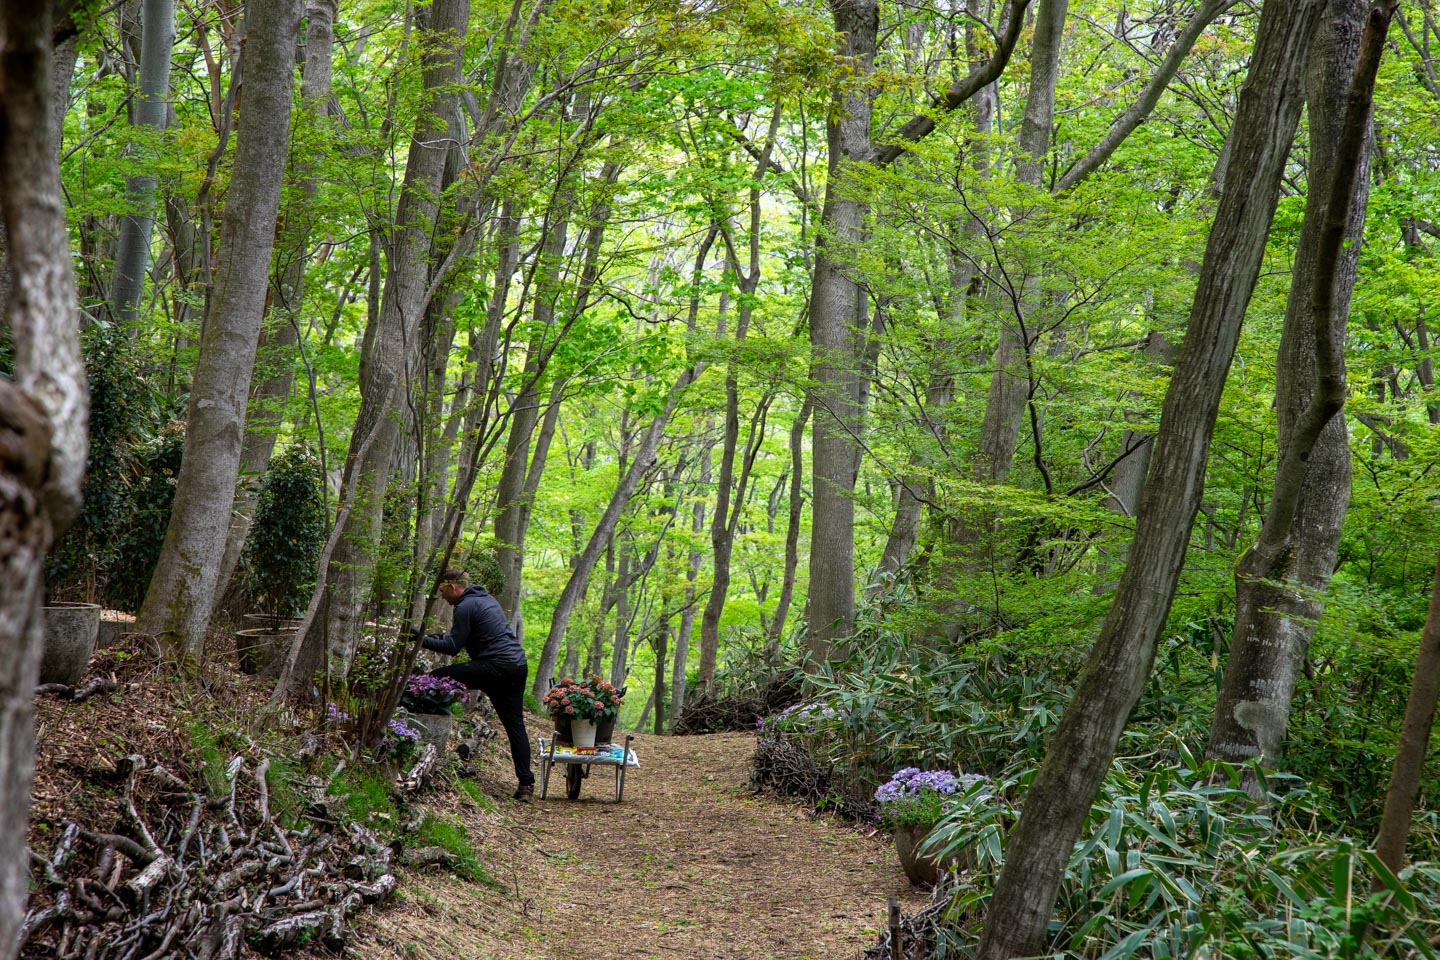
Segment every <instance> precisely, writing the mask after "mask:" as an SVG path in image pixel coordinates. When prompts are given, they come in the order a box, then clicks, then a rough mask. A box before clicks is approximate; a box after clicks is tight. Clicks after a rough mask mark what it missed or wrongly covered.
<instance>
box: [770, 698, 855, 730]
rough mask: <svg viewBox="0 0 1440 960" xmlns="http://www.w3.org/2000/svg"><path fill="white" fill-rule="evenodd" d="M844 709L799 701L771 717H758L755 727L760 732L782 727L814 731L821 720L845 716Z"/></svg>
mask: <svg viewBox="0 0 1440 960" xmlns="http://www.w3.org/2000/svg"><path fill="white" fill-rule="evenodd" d="M844 715H845V711H844V710H837V709H835V708H834V707H821V706H820V705H819V704H818V703H814V702H808V703H797V704H793V705H791V706H788V707H786V708H785V709H784V710H781V711H780V712H779V713H777V714H774V715H772V716H769V717H757V718H756V720H755V729H756V731H757V732H759V733H765V732H766V731H774V730H779V729H781V728H782V727H783V728H786V729H789V730H793V731H795V732H801V731H802V729H803V732H805V733H814V732H815V725H816V723H818V722H819V721H821V720H828V719H830V718H831V717H843V716H844Z"/></svg>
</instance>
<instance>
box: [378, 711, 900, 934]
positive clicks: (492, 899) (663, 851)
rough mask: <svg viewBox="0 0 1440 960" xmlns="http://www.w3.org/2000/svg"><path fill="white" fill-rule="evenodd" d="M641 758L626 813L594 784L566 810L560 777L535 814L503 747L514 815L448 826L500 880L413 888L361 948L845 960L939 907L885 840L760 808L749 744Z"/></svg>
mask: <svg viewBox="0 0 1440 960" xmlns="http://www.w3.org/2000/svg"><path fill="white" fill-rule="evenodd" d="M530 722H531V729H532V731H533V730H534V729H535V725H536V724H538V723H540V722H541V721H540V720H539V718H531V720H530ZM633 746H634V749H635V751H636V753H637V755H638V756H639V758H640V763H641V767H640V768H639V769H638V770H636V769H632V770H630V771H629V774H628V775H627V779H626V783H625V798H624V802H623V803H620V804H615V803H614V802H613V797H614V780H613V774H612V771H611V770H609V769H604V770H602V769H599V768H596V770H595V774H594V776H592V777H591V778H590V779H589V780H587V781H585V783H584V787H583V790H582V793H581V797H580V799H579V800H576V801H571V800H567V799H565V784H564V779H563V769H562V768H559V767H558V766H557V768H556V769H557V775H556V777H555V778H554V779H552V780H551V784H550V792H549V799H547V800H540V799H539V798H538V796H537V798H536V800H535V802H534V803H533V804H529V805H524V804H519V803H515V802H514V801H511V800H509V799H508V792H509V790H511V789H513V775H512V774H511V773H510V772H509V769H508V768H509V757H508V753H506V751H505V750H504V748H503V738H502V739H501V741H500V742H495V741H492V742H491V743H490V744H488V745H487V747H486V750H485V755H484V756H483V757H482V758H481V760H480V762H479V764H478V766H477V767H476V768H475V772H474V776H475V777H476V779H477V780H478V781H479V783H480V785H481V786H482V787H483V788H484V790H485V792H486V794H487V795H488V796H490V797H501V796H504V797H507V799H505V800H503V801H498V802H497V803H496V804H495V805H494V806H493V808H492V809H489V810H487V809H483V808H482V807H480V806H476V805H474V804H471V803H469V802H468V801H464V800H463V799H461V800H457V801H455V802H456V803H458V804H459V807H458V808H457V809H451V810H448V811H447V812H449V813H452V814H454V815H458V816H459V817H460V818H461V819H462V821H463V822H464V823H465V825H466V827H467V829H468V830H469V831H470V833H471V838H472V841H473V842H474V843H475V845H476V847H477V852H478V853H479V856H480V858H481V859H482V861H484V862H485V863H486V864H487V865H488V866H489V868H490V869H491V871H492V877H493V882H491V883H489V884H485V883H473V882H468V881H465V880H461V879H459V878H457V877H454V876H450V875H447V874H444V873H440V874H435V873H429V874H414V875H409V876H405V877H402V885H401V895H402V897H401V902H399V903H393V904H392V905H390V906H389V907H387V908H385V909H383V910H381V911H378V912H376V913H374V914H372V915H371V916H370V917H369V918H367V919H366V920H365V921H363V922H362V927H361V931H360V936H359V937H358V939H357V940H356V941H353V942H352V944H351V946H352V949H353V950H354V951H355V952H356V953H358V954H359V955H360V956H362V957H366V958H376V960H378V958H381V957H387V958H388V957H397V956H398V957H406V958H413V960H430V958H434V960H440V958H445V960H453V958H457V957H464V958H485V960H511V958H525V960H539V958H561V957H564V958H570V957H591V958H599V960H609V958H636V960H650V958H694V960H771V958H774V960H803V958H810V960H844V958H853V957H858V956H859V955H860V953H861V952H862V951H863V949H864V948H865V947H866V946H868V945H869V944H870V943H873V942H874V940H875V935H876V933H877V932H878V930H879V928H881V927H883V926H884V923H885V915H886V898H887V897H888V896H890V895H892V894H893V895H896V896H898V897H899V898H900V900H901V904H902V906H904V907H905V908H906V909H912V910H913V909H916V908H918V907H920V906H921V905H923V904H924V903H925V902H926V896H925V894H924V893H923V892H917V891H913V890H912V889H911V888H910V886H909V885H908V884H907V883H906V881H905V877H904V875H903V874H902V873H901V871H900V867H899V864H898V862H897V860H896V858H895V852H894V850H893V849H891V847H890V844H889V842H888V841H886V840H883V839H881V838H879V837H876V836H873V835H870V834H869V833H867V832H866V831H863V830H857V829H856V828H855V827H853V826H850V825H846V824H843V823H840V822H838V821H830V820H826V819H814V818H812V817H811V816H809V815H808V814H807V813H806V812H805V810H804V809H803V808H801V807H799V806H797V805H794V804H790V803H786V802H784V801H782V800H779V799H776V798H774V797H770V796H764V795H761V796H755V795H754V793H753V791H751V790H750V788H749V787H748V775H749V761H750V755H751V753H752V752H753V750H754V746H755V738H754V736H753V735H752V734H749V733H723V734H714V735H710V736H696V737H657V736H640V737H637V739H636V741H635V743H634V745H633ZM537 792H538V789H537ZM447 805H448V804H447Z"/></svg>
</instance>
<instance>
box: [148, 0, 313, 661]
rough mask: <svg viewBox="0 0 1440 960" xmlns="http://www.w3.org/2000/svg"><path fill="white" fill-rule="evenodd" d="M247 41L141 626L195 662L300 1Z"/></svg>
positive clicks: (225, 498)
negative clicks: (179, 437) (209, 271)
mask: <svg viewBox="0 0 1440 960" xmlns="http://www.w3.org/2000/svg"><path fill="white" fill-rule="evenodd" d="M249 16H250V18H251V19H250V22H249V25H248V27H247V31H246V32H247V38H246V42H245V56H246V58H247V61H246V67H245V70H246V83H245V87H246V89H245V109H244V110H243V111H242V112H241V115H240V126H239V130H238V132H237V134H236V142H235V166H234V172H233V174H232V176H231V180H230V186H229V191H228V195H227V201H226V202H227V210H228V215H227V216H226V217H225V220H224V223H223V225H222V227H221V251H220V263H219V267H218V270H217V274H216V282H215V293H214V298H213V300H212V301H211V309H210V316H209V319H208V320H207V322H206V324H205V331H204V335H203V337H202V338H201V342H200V357H199V360H198V361H197V362H196V365H195V374H194V377H193V378H192V381H191V387H190V405H189V414H188V419H187V422H186V426H185V455H184V459H183V460H182V461H181V464H180V475H179V478H178V479H177V481H176V486H175V502H174V507H173V508H172V510H171V514H170V525H169V527H168V529H167V530H166V533H165V546H164V548H163V549H162V551H161V554H160V560H159V563H158V564H157V566H156V569H155V574H154V576H153V577H152V578H151V581H150V588H149V590H148V591H146V594H145V602H144V604H143V605H142V606H141V609H140V617H139V619H138V621H137V629H139V630H140V631H141V632H142V633H148V634H150V635H151V636H154V637H157V638H159V641H160V643H161V646H162V649H164V650H165V651H166V655H167V656H169V657H170V658H171V659H173V660H175V661H177V662H179V663H181V664H183V665H185V666H186V668H187V669H193V668H194V667H195V666H196V665H197V664H198V662H199V659H200V655H201V652H202V650H203V647H204V643H205V632H206V628H207V627H208V626H209V623H210V612H211V610H212V609H213V607H214V601H215V592H216V586H217V582H218V579H219V572H220V562H221V559H222V557H223V554H224V550H225V535H224V531H225V530H226V529H228V526H229V522H230V510H231V506H232V505H233V503H234V500H235V480H236V477H237V476H238V475H239V471H240V448H241V442H242V439H243V430H244V425H245V403H246V398H247V395H248V392H249V389H250V375H251V372H252V370H253V368H254V365H255V349H256V344H257V342H258V340H259V336H260V325H261V321H262V320H263V318H264V308H265V290H266V287H267V285H268V282H269V275H270V254H271V252H272V250H273V249H274V245H275V219H276V215H277V214H278V213H279V209H280V188H281V184H282V182H283V180H284V175H285V156H286V149H287V147H288V145H289V141H290V100H291V86H292V83H291V81H292V78H293V76H294V57H295V53H294V51H295V36H296V29H297V27H298V26H299V20H300V5H299V2H298V0H277V2H276V3H274V4H254V5H252V6H251V8H250V11H249Z"/></svg>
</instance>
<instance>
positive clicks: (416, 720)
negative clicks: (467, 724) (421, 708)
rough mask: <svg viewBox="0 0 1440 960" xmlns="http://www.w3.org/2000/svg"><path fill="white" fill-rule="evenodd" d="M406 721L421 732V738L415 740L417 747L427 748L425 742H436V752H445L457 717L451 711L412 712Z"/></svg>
mask: <svg viewBox="0 0 1440 960" xmlns="http://www.w3.org/2000/svg"><path fill="white" fill-rule="evenodd" d="M405 722H406V723H407V724H409V725H410V726H412V727H414V728H415V729H416V730H418V731H419V732H420V739H419V740H417V741H416V742H415V749H416V750H417V751H421V750H424V749H425V744H427V743H433V744H435V752H436V753H442V754H443V753H444V752H445V744H446V743H448V742H449V741H450V731H451V730H453V729H455V717H454V715H453V714H449V713H412V714H409V715H408V716H406V717H405Z"/></svg>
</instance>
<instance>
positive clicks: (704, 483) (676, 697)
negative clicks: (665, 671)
mask: <svg viewBox="0 0 1440 960" xmlns="http://www.w3.org/2000/svg"><path fill="white" fill-rule="evenodd" d="M709 487H710V450H709V448H708V447H707V448H706V449H703V450H701V451H700V489H701V490H708V489H709ZM704 529H705V498H704V497H696V498H695V504H694V507H693V508H692V513H691V515H690V536H691V539H690V543H691V547H690V553H689V555H688V556H687V557H686V558H685V609H684V610H682V611H681V612H680V630H679V632H678V633H676V635H675V666H674V667H673V668H672V669H671V671H670V724H671V726H672V727H673V726H674V724H675V718H676V717H678V716H680V711H681V710H683V709H685V670H686V668H687V667H688V666H689V659H690V637H691V636H692V634H693V633H694V630H695V582H696V581H697V580H698V579H699V577H700V562H701V561H702V560H703V559H704V555H703V554H702V553H701V552H700V534H701V532H702V531H703V530H704Z"/></svg>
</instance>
